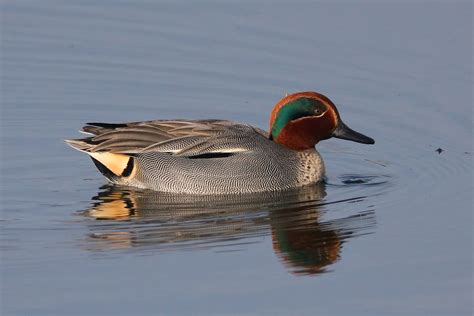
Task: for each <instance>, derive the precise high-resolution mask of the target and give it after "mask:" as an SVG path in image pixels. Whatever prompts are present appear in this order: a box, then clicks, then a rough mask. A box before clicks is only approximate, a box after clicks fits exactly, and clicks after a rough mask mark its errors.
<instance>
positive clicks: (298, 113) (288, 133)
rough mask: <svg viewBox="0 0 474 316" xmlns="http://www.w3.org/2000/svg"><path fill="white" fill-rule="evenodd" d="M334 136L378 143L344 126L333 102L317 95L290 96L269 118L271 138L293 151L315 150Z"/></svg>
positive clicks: (280, 102) (365, 142)
mask: <svg viewBox="0 0 474 316" xmlns="http://www.w3.org/2000/svg"><path fill="white" fill-rule="evenodd" d="M331 137H336V138H341V139H346V140H351V141H354V142H358V143H362V144H374V143H375V141H374V140H373V139H372V138H370V137H367V136H365V135H362V134H360V133H358V132H356V131H354V130H352V129H350V128H349V127H348V126H347V125H346V124H344V123H343V122H342V120H341V117H340V116H339V112H338V111H337V109H336V106H335V105H334V103H332V102H331V100H329V99H328V98H327V97H326V96H324V95H322V94H320V93H317V92H298V93H294V94H290V95H287V96H286V97H284V98H283V99H281V100H280V101H279V102H278V103H277V104H276V105H275V107H274V108H273V111H272V113H271V115H270V139H272V140H274V141H275V142H277V143H279V144H282V145H284V146H286V147H288V148H291V149H294V150H306V149H310V148H313V147H314V146H315V145H316V144H317V143H318V142H319V141H321V140H324V139H328V138H331Z"/></svg>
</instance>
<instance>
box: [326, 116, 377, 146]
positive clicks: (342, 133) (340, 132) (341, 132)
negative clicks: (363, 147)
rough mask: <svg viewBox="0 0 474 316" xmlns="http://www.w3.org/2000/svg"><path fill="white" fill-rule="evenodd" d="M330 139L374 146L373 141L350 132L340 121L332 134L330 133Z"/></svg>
mask: <svg viewBox="0 0 474 316" xmlns="http://www.w3.org/2000/svg"><path fill="white" fill-rule="evenodd" d="M332 137H335V138H340V139H345V140H351V141H353V142H356V143H361V144H370V145H372V144H375V140H373V139H372V138H370V137H368V136H365V135H363V134H361V133H358V132H356V131H354V130H352V129H351V128H349V127H348V126H347V125H346V124H344V123H343V122H342V121H339V124H338V126H337V127H336V129H335V130H334V132H332Z"/></svg>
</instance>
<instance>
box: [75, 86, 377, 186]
mask: <svg viewBox="0 0 474 316" xmlns="http://www.w3.org/2000/svg"><path fill="white" fill-rule="evenodd" d="M82 131H83V132H84V133H86V134H89V135H90V137H87V138H82V139H70V140H66V142H67V143H68V144H69V145H70V146H72V147H73V148H75V149H78V150H80V151H82V152H85V153H87V154H88V155H89V156H91V157H92V160H93V161H94V163H95V165H96V166H97V168H98V169H99V170H100V171H101V172H102V173H103V174H104V176H105V177H106V178H107V179H108V180H109V181H111V182H113V183H116V184H122V185H129V186H134V187H139V188H144V189H152V190H157V191H164V192H173V193H187V194H233V193H250V192H261V191H275V190H284V189H288V188H294V187H299V186H304V185H308V184H311V183H315V182H318V181H320V180H322V179H323V177H324V171H325V170H324V163H323V160H322V158H321V156H320V154H319V153H318V152H317V151H316V149H315V148H314V146H315V145H316V144H317V143H318V142H319V141H321V140H324V139H328V138H331V137H336V138H342V139H346V140H351V141H355V142H358V143H363V144H373V143H374V140H373V139H372V138H370V137H367V136H365V135H362V134H360V133H357V132H355V131H353V130H351V129H350V128H349V127H347V126H346V125H345V124H344V123H343V122H342V121H341V118H340V116H339V113H338V111H337V109H336V107H335V105H334V104H333V103H332V102H331V100H329V99H328V98H327V97H325V96H324V95H322V94H319V93H316V92H299V93H294V94H291V95H287V96H286V97H284V98H283V99H281V100H280V101H279V102H278V103H277V104H276V105H275V107H274V109H273V111H272V113H271V115H270V132H269V133H267V132H265V131H263V130H261V129H259V128H256V127H252V126H250V125H247V124H240V123H236V122H232V121H226V120H156V121H145V122H132V123H123V124H109V123H88V124H87V125H86V126H84V127H83V129H82Z"/></svg>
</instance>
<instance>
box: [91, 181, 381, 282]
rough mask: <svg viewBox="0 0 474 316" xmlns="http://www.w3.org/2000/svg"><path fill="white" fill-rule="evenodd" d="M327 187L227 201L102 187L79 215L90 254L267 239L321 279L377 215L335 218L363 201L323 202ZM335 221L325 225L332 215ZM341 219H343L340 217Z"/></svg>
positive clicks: (293, 264)
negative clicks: (86, 227) (84, 220)
mask: <svg viewBox="0 0 474 316" xmlns="http://www.w3.org/2000/svg"><path fill="white" fill-rule="evenodd" d="M325 196H326V191H325V186H324V184H320V185H314V186H310V187H305V188H300V189H297V190H290V191H284V192H276V193H275V192H274V193H271V192H269V193H258V194H246V195H231V196H189V195H175V194H169V193H161V192H154V191H146V190H137V189H133V188H119V187H114V186H108V185H107V186H104V187H102V188H101V190H100V192H99V193H98V195H97V196H95V197H94V198H93V199H92V200H93V206H92V207H91V208H90V209H88V210H86V211H83V212H82V214H84V215H85V216H87V217H90V218H91V219H95V220H93V221H90V222H89V223H88V224H89V229H90V234H89V236H88V242H87V245H86V247H87V249H89V250H93V251H107V250H114V249H129V250H131V249H133V250H137V249H139V250H140V251H142V252H145V251H147V250H153V251H156V250H160V251H166V250H177V249H180V250H185V249H192V250H195V249H203V248H207V249H209V248H212V249H214V250H216V251H236V250H240V249H243V248H245V247H246V246H248V244H251V243H255V242H261V241H262V240H263V238H262V237H264V236H269V235H271V238H272V242H273V250H274V252H275V254H276V255H277V256H278V258H280V260H281V261H282V262H283V263H284V265H285V267H286V268H287V269H288V270H289V271H291V272H292V273H295V274H318V273H322V272H325V271H327V267H328V266H329V265H331V264H333V263H334V262H336V261H338V260H339V258H340V256H341V250H342V245H343V244H344V242H346V241H347V240H348V239H349V238H352V237H355V236H358V235H361V234H366V233H369V232H370V231H371V228H372V227H373V226H374V225H375V217H374V211H373V210H372V209H365V210H362V211H353V212H349V214H350V215H347V216H346V215H344V216H338V214H339V213H338V212H340V211H338V210H337V209H336V208H335V207H334V206H335V205H342V203H344V204H343V205H345V207H344V209H345V211H344V212H343V213H344V214H347V208H354V209H355V208H357V205H356V204H357V203H352V204H349V203H347V202H351V201H352V202H360V201H363V199H364V197H357V198H349V199H341V200H336V201H328V200H326V199H325ZM334 214H335V215H336V218H333V219H327V217H330V216H329V215H332V217H334ZM339 215H340V214H339Z"/></svg>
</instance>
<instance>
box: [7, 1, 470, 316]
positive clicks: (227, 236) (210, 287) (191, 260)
mask: <svg viewBox="0 0 474 316" xmlns="http://www.w3.org/2000/svg"><path fill="white" fill-rule="evenodd" d="M1 9H2V10H1V11H2V17H1V21H2V28H1V38H2V42H1V58H2V59H1V61H2V64H1V76H2V77H1V90H0V94H1V111H2V112H1V118H2V119H1V138H2V147H1V149H2V150H1V154H2V158H1V170H2V177H1V179H2V180H1V187H2V191H1V192H2V195H1V199H2V204H1V205H2V215H1V221H0V225H1V233H0V234H1V280H0V281H1V296H0V297H1V301H0V303H1V314H2V315H170V314H172V315H189V314H196V315H208V314H211V315H221V314H228V315H229V314H238V315H260V314H268V315H275V314H276V315H316V314H318V315H319V314H321V315H470V314H471V313H472V294H473V293H472V288H473V283H472V282H473V277H472V273H473V266H472V260H473V250H472V249H473V247H472V228H473V221H472V212H473V208H472V206H473V198H472V193H473V175H472V169H473V157H472V153H473V143H472V142H473V138H472V135H473V125H472V118H473V116H472V115H473V112H472V107H473V99H472V84H473V82H472V73H473V64H472V38H473V34H472V3H471V2H461V1H453V2H447V1H446V2H421V1H420V2H415V1H412V2H398V1H397V2H389V1H385V2H381V3H376V2H358V3H352V2H301V3H296V2H292V3H291V4H290V3H285V2H258V3H257V2H254V1H252V2H250V1H249V2H229V3H226V4H223V3H221V2H214V1H203V2H200V3H191V2H171V1H169V2H167V1H165V2H155V1H134V2H133V4H131V3H127V2H125V1H100V2H99V1H68V2H66V1H64V2H62V1H51V0H46V1H5V2H4V3H3V4H2V5H1ZM302 90H303V91H304V90H317V91H320V92H323V93H325V94H327V95H328V96H329V97H331V99H332V100H333V101H334V102H335V103H336V104H337V105H338V107H339V110H340V112H341V114H342V117H343V118H344V121H345V122H346V123H347V124H348V125H350V126H351V127H353V128H354V129H356V130H358V131H360V132H362V133H364V134H367V135H369V136H371V137H373V138H375V139H376V144H375V145H374V146H364V145H360V144H355V143H350V142H344V141H341V140H329V141H325V142H323V143H321V144H319V145H318V149H319V150H320V152H321V153H322V155H323V156H324V159H325V161H326V166H327V171H328V172H327V180H326V181H325V183H323V184H320V185H314V186H312V187H309V188H304V189H298V190H293V191H288V192H283V193H278V194H271V193H268V194H250V195H243V196H237V197H236V196H233V197H232V196H224V197H212V196H205V197H200V198H197V197H189V196H188V197H183V196H176V195H171V194H159V193H154V192H149V191H140V190H133V189H125V188H117V187H112V186H109V185H107V184H106V183H105V181H104V179H103V178H102V176H101V175H100V174H99V173H98V172H97V171H96V170H95V168H94V166H93V165H92V163H91V161H90V160H89V159H87V157H85V155H81V154H79V153H78V152H75V151H73V150H71V149H70V148H68V147H67V146H65V145H64V144H63V142H62V140H63V139H64V138H70V137H76V136H77V133H76V130H78V129H79V128H80V127H81V126H82V124H83V123H85V122H89V121H110V122H121V121H135V120H145V119H156V118H190V119H196V118H227V119H232V120H236V121H242V122H247V123H250V124H253V125H256V126H259V127H261V128H266V127H267V121H268V114H269V112H270V110H271V108H272V106H273V104H274V103H275V102H276V101H278V100H279V99H280V98H281V97H282V96H283V95H284V94H285V93H287V92H295V91H302ZM437 149H441V150H438V151H436V150H437ZM438 152H440V153H438Z"/></svg>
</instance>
